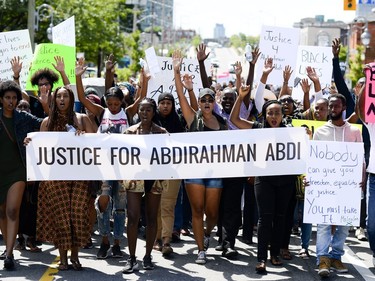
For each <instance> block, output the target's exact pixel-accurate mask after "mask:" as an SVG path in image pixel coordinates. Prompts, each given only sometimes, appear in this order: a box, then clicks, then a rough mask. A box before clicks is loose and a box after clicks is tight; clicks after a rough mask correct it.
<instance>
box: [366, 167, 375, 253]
mask: <svg viewBox="0 0 375 281" xmlns="http://www.w3.org/2000/svg"><path fill="white" fill-rule="evenodd" d="M367 200H368V202H367V234H368V240H369V243H370V249H371V250H372V255H373V256H374V257H375V174H369V176H368V181H367Z"/></svg>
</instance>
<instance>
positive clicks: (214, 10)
mask: <svg viewBox="0 0 375 281" xmlns="http://www.w3.org/2000/svg"><path fill="white" fill-rule="evenodd" d="M343 2H344V0H258V1H255V0H229V1H228V0H226V1H224V0H174V26H175V27H176V28H183V29H195V30H196V31H197V32H198V33H199V34H200V35H201V36H202V38H212V37H213V33H214V27H215V24H216V23H220V24H223V25H224V28H225V35H226V36H227V37H230V36H231V35H234V34H238V33H244V34H246V35H251V36H258V35H259V33H260V30H261V26H262V25H271V26H280V27H293V23H295V22H299V21H300V20H301V19H302V18H307V17H315V16H316V15H324V16H325V17H324V19H325V20H327V19H334V20H342V21H343V22H347V23H348V22H350V21H352V20H353V19H354V18H355V11H344V9H343V6H344V4H343Z"/></svg>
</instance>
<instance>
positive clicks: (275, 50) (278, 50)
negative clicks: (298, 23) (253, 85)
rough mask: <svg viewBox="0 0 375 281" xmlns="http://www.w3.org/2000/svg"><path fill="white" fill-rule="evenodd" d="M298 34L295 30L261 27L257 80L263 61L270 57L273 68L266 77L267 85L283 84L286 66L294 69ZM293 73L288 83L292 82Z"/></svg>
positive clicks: (260, 74) (260, 73) (297, 30)
mask: <svg viewBox="0 0 375 281" xmlns="http://www.w3.org/2000/svg"><path fill="white" fill-rule="evenodd" d="M299 32H300V30H299V29H297V28H283V27H277V26H262V31H261V34H260V39H259V49H260V50H261V51H262V54H261V55H260V57H259V59H258V62H257V64H256V75H257V77H258V79H259V78H260V77H261V76H262V70H263V66H264V61H265V60H266V59H267V58H268V57H271V58H273V64H274V66H275V68H274V69H273V71H272V72H271V74H270V75H269V76H268V81H267V83H269V84H273V85H282V84H283V82H284V81H283V71H284V68H285V66H286V65H290V66H291V68H292V69H295V68H296V61H297V50H298V44H299ZM294 75H295V72H293V73H292V77H291V78H290V80H289V82H290V83H292V82H293V80H294Z"/></svg>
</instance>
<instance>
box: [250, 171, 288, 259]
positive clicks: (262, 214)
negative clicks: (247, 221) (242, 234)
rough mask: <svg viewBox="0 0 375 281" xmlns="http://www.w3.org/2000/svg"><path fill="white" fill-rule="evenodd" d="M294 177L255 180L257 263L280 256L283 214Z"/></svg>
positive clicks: (271, 177) (283, 222)
mask: <svg viewBox="0 0 375 281" xmlns="http://www.w3.org/2000/svg"><path fill="white" fill-rule="evenodd" d="M294 185H295V176H267V177H256V178H255V185H254V188H255V198H256V201H257V206H258V214H259V220H258V255H257V257H258V261H266V260H267V247H268V244H269V243H270V244H271V256H278V255H279V254H280V247H281V240H282V234H283V232H284V225H285V213H286V210H287V208H288V204H289V202H290V199H291V196H292V195H293V190H294Z"/></svg>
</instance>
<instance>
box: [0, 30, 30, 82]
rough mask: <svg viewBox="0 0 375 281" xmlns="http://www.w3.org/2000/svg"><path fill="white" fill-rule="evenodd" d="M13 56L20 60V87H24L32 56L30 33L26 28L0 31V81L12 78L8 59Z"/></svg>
mask: <svg viewBox="0 0 375 281" xmlns="http://www.w3.org/2000/svg"><path fill="white" fill-rule="evenodd" d="M14 57H20V61H21V62H22V70H21V73H20V84H21V88H22V89H25V87H26V80H27V78H28V76H29V68H30V63H31V60H32V58H33V51H32V48H31V43H30V35H29V31H28V30H27V29H25V30H17V31H9V32H2V33H0V81H3V80H13V71H12V66H11V64H10V61H11V59H12V58H14Z"/></svg>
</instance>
